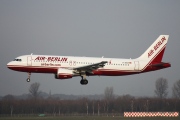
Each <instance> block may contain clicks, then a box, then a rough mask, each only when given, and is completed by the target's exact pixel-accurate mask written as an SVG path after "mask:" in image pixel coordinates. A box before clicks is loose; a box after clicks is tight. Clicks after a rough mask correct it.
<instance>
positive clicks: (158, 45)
mask: <svg viewBox="0 0 180 120" xmlns="http://www.w3.org/2000/svg"><path fill="white" fill-rule="evenodd" d="M165 40H166V38H165V37H164V36H163V37H162V38H161V40H159V41H158V42H157V43H156V44H155V46H154V47H153V48H154V49H151V50H150V51H149V52H148V58H149V57H151V56H152V55H153V54H154V51H157V50H158V48H159V47H160V46H161V45H162V44H163V43H164V41H165Z"/></svg>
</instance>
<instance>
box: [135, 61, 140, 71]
mask: <svg viewBox="0 0 180 120" xmlns="http://www.w3.org/2000/svg"><path fill="white" fill-rule="evenodd" d="M134 70H139V61H134Z"/></svg>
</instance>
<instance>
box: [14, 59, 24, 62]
mask: <svg viewBox="0 0 180 120" xmlns="http://www.w3.org/2000/svg"><path fill="white" fill-rule="evenodd" d="M14 61H20V62H21V61H22V60H21V59H14Z"/></svg>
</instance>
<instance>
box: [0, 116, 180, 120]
mask: <svg viewBox="0 0 180 120" xmlns="http://www.w3.org/2000/svg"><path fill="white" fill-rule="evenodd" d="M179 119H180V118H179V117H174V118H173V117H169V118H165V117H154V118H141V117H138V118H124V117H119V116H118V117H116V116H115V117H105V116H100V117H99V116H61V117H0V120H179Z"/></svg>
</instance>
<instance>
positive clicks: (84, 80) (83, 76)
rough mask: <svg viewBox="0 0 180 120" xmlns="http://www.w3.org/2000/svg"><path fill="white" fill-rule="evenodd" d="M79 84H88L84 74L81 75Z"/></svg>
mask: <svg viewBox="0 0 180 120" xmlns="http://www.w3.org/2000/svg"><path fill="white" fill-rule="evenodd" d="M81 78H82V79H81V81H80V83H81V85H87V84H88V80H87V79H86V75H81Z"/></svg>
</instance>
